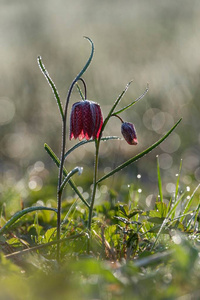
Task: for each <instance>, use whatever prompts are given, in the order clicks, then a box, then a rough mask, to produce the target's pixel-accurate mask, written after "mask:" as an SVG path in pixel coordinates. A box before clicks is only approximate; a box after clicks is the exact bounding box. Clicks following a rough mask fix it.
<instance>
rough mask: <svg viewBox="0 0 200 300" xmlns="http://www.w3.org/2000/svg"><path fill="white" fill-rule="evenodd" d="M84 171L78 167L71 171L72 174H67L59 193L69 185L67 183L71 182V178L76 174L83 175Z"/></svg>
mask: <svg viewBox="0 0 200 300" xmlns="http://www.w3.org/2000/svg"><path fill="white" fill-rule="evenodd" d="M82 170H83V168H81V167H76V168H74V169H73V170H72V171H70V172H69V173H68V174H67V176H66V177H65V179H64V180H63V182H62V184H61V187H60V190H59V192H61V191H62V190H63V189H64V187H65V185H66V184H67V182H68V181H69V180H70V178H71V177H72V176H73V175H74V174H76V173H79V174H81V173H82Z"/></svg>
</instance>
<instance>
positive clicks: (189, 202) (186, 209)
mask: <svg viewBox="0 0 200 300" xmlns="http://www.w3.org/2000/svg"><path fill="white" fill-rule="evenodd" d="M199 187H200V183H199V184H198V185H197V187H196V189H195V190H194V192H193V193H192V195H191V197H190V200H189V201H188V203H187V204H186V207H185V209H184V211H183V214H186V213H187V212H188V211H189V209H190V206H191V204H192V200H193V198H194V195H195V194H196V192H197V190H198V188H199ZM183 219H184V217H182V218H181V219H180V222H182V221H183Z"/></svg>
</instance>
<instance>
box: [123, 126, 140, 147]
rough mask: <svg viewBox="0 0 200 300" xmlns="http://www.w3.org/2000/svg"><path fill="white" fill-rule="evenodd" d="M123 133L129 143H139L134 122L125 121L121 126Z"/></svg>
mask: <svg viewBox="0 0 200 300" xmlns="http://www.w3.org/2000/svg"><path fill="white" fill-rule="evenodd" d="M121 133H122V135H123V137H124V139H125V140H126V141H127V143H128V144H129V145H137V144H138V140H137V136H136V130H135V127H134V125H133V124H132V123H128V122H123V123H122V126H121Z"/></svg>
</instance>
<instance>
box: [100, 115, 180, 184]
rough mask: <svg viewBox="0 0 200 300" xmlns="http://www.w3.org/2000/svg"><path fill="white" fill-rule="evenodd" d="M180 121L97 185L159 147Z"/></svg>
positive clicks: (101, 179)
mask: <svg viewBox="0 0 200 300" xmlns="http://www.w3.org/2000/svg"><path fill="white" fill-rule="evenodd" d="M181 120H182V119H180V120H178V122H177V123H176V124H175V125H174V126H173V127H172V128H171V129H170V130H169V131H168V132H167V133H166V134H165V135H164V136H163V137H162V138H161V139H160V140H158V141H157V142H156V143H154V144H153V145H152V146H151V147H149V148H147V149H146V150H144V151H143V152H141V153H139V154H138V155H136V156H134V157H132V158H131V159H129V160H127V161H126V162H125V163H123V164H121V165H120V166H118V167H117V168H115V169H114V170H112V171H111V172H109V173H108V174H106V175H105V176H103V177H102V178H100V179H99V180H98V181H97V183H99V182H101V181H103V180H105V179H107V178H108V177H110V176H112V175H113V174H115V173H116V172H119V171H121V170H122V169H124V168H125V167H127V166H129V165H130V164H132V163H133V162H135V161H137V160H138V159H140V158H142V157H143V156H145V155H146V154H147V153H149V152H150V151H152V150H153V149H154V148H156V147H157V146H158V145H160V144H161V143H162V142H163V141H164V140H165V139H166V138H167V137H168V136H169V135H170V133H171V132H172V131H173V130H174V129H175V128H176V127H177V126H178V124H179V123H180V122H181Z"/></svg>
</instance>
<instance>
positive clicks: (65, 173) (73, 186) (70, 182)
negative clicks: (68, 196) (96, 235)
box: [44, 144, 90, 208]
mask: <svg viewBox="0 0 200 300" xmlns="http://www.w3.org/2000/svg"><path fill="white" fill-rule="evenodd" d="M44 148H45V150H46V151H47V153H48V154H49V156H50V157H51V159H52V160H53V161H54V162H55V164H56V165H57V167H59V166H60V160H59V158H58V157H57V156H56V154H55V153H54V152H53V150H52V149H51V148H50V147H49V145H47V144H44ZM63 174H64V176H67V175H68V172H67V170H66V169H65V168H63ZM69 184H70V186H71V187H72V189H73V190H74V191H75V193H76V194H77V195H78V196H79V198H80V199H81V200H82V201H83V203H84V204H85V205H86V206H87V207H88V208H90V205H89V204H88V202H87V201H86V200H85V199H84V197H83V196H82V194H81V193H80V192H79V190H78V188H77V186H76V184H75V183H74V181H73V180H72V179H70V180H69Z"/></svg>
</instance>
